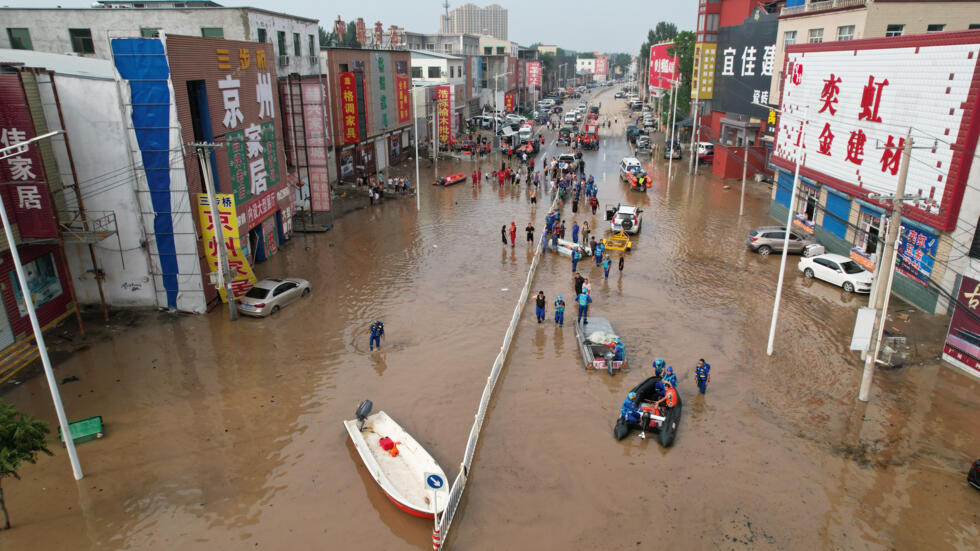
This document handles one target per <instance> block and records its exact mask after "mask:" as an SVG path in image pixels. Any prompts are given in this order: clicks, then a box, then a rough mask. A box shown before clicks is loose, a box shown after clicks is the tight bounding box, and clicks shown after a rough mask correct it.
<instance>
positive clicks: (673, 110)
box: [666, 80, 680, 183]
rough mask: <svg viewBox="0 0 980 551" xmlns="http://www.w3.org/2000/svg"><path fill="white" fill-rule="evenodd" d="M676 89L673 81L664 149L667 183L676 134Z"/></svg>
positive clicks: (676, 84)
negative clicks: (667, 135)
mask: <svg viewBox="0 0 980 551" xmlns="http://www.w3.org/2000/svg"><path fill="white" fill-rule="evenodd" d="M678 89H679V87H678V81H676V80H675V81H674V87H673V90H671V93H670V95H671V98H670V99H671V105H672V108H671V110H670V119H671V121H670V141H668V142H667V144H666V146H667V147H666V149H667V182H668V183H669V182H670V174H671V169H672V168H673V163H674V138H675V134H676V133H677V90H678ZM677 147H678V149H680V144H678V146H677Z"/></svg>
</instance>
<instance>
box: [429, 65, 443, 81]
mask: <svg viewBox="0 0 980 551" xmlns="http://www.w3.org/2000/svg"><path fill="white" fill-rule="evenodd" d="M440 75H442V71H440V70H439V68H438V67H429V78H439V76H440Z"/></svg>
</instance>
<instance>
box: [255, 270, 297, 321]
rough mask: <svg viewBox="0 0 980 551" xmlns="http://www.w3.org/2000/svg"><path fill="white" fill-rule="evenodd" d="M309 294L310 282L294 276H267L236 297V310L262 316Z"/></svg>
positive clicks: (258, 316)
mask: <svg viewBox="0 0 980 551" xmlns="http://www.w3.org/2000/svg"><path fill="white" fill-rule="evenodd" d="M309 294H310V282H309V281H306V280H305V279H299V278H295V277H287V278H282V279H279V278H269V279H263V280H262V281H260V282H258V283H256V284H255V285H253V286H252V288H251V289H249V290H248V292H247V293H245V294H244V295H243V296H242V297H240V298H239V299H238V311H239V312H240V313H242V314H245V315H246V316H254V317H257V318H264V317H265V316H268V315H270V314H275V313H276V312H278V311H279V309H280V308H282V307H283V306H285V305H287V304H289V303H291V302H293V301H296V300H299V298H300V297H305V296H307V295H309Z"/></svg>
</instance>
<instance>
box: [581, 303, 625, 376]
mask: <svg viewBox="0 0 980 551" xmlns="http://www.w3.org/2000/svg"><path fill="white" fill-rule="evenodd" d="M618 338H619V336H618V335H617V334H616V332H615V331H613V328H612V324H611V323H609V320H607V319H606V318H593V317H589V323H587V324H582V323H576V324H575V339H576V340H578V349H579V352H580V353H581V354H582V361H583V362H584V363H585V369H595V370H600V369H601V370H605V371H608V372H609V374H610V375H612V374H614V373H615V372H616V370H619V369H624V368H626V367H628V366H629V355H628V354H627V352H626V350H625V348H624V350H623V359H622V360H613V357H614V356H613V346H614V345H615V344H616V339H618Z"/></svg>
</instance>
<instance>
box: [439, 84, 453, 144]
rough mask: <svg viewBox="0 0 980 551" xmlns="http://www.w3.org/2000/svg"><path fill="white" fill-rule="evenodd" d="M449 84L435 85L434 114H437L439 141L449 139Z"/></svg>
mask: <svg viewBox="0 0 980 551" xmlns="http://www.w3.org/2000/svg"><path fill="white" fill-rule="evenodd" d="M449 88H450V87H449V86H436V114H437V115H438V116H439V141H440V142H441V143H447V142H448V141H449V128H450V124H451V122H452V121H450V120H449Z"/></svg>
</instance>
